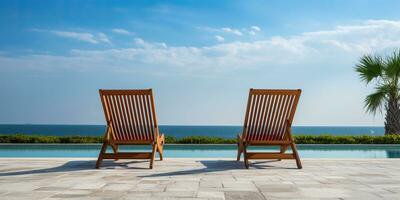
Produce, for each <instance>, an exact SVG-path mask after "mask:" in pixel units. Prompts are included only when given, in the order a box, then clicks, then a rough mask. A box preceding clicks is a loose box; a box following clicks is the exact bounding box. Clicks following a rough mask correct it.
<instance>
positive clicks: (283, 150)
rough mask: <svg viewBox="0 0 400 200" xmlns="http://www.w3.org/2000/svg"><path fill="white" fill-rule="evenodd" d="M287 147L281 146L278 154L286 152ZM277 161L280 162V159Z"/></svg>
mask: <svg viewBox="0 0 400 200" xmlns="http://www.w3.org/2000/svg"><path fill="white" fill-rule="evenodd" d="M288 147H289V146H288V145H282V146H280V149H281V151H280V153H285V152H286V150H287V149H288ZM278 160H279V161H281V160H282V159H278Z"/></svg>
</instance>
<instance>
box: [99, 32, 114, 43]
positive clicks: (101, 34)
mask: <svg viewBox="0 0 400 200" xmlns="http://www.w3.org/2000/svg"><path fill="white" fill-rule="evenodd" d="M97 35H98V40H99V41H101V42H104V43H107V44H111V41H110V39H108V37H107V35H106V34H104V33H98V34H97Z"/></svg>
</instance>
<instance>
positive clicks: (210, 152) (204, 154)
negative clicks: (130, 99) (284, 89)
mask: <svg viewBox="0 0 400 200" xmlns="http://www.w3.org/2000/svg"><path fill="white" fill-rule="evenodd" d="M100 147H101V145H100V144H0V157H97V156H98V153H99V150H100ZM298 149H299V153H300V156H301V157H302V158H400V145H298ZM121 150H122V151H150V148H149V147H146V146H123V147H121ZM236 150H237V147H236V145H175V144H170V145H165V147H164V157H166V158H168V157H171V158H235V157H236ZM271 150H277V148H271V147H254V148H251V149H250V151H271Z"/></svg>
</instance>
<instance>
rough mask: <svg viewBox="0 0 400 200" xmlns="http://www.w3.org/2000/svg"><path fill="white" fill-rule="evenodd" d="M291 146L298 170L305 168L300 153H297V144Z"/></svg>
mask: <svg viewBox="0 0 400 200" xmlns="http://www.w3.org/2000/svg"><path fill="white" fill-rule="evenodd" d="M290 146H291V148H292V151H293V156H294V158H295V159H296V164H297V168H299V169H301V168H303V166H302V165H301V161H300V156H299V153H298V152H297V147H296V144H295V143H292V144H290Z"/></svg>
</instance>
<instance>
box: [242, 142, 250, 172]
mask: <svg viewBox="0 0 400 200" xmlns="http://www.w3.org/2000/svg"><path fill="white" fill-rule="evenodd" d="M246 148H247V146H246V145H243V157H244V166H245V167H246V169H249V159H247V150H246Z"/></svg>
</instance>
